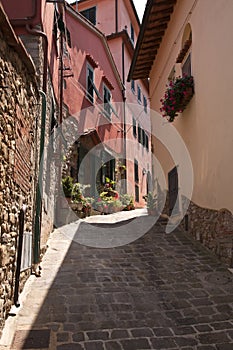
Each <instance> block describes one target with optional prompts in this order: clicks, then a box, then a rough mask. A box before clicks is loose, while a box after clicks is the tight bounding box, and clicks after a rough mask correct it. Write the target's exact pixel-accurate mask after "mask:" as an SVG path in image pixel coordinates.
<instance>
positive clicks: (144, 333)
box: [130, 328, 154, 338]
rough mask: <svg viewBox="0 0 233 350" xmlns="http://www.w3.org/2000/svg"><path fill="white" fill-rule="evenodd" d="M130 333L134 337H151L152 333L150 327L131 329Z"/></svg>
mask: <svg viewBox="0 0 233 350" xmlns="http://www.w3.org/2000/svg"><path fill="white" fill-rule="evenodd" d="M130 331H131V334H132V336H133V337H135V338H140V337H141V338H143V337H153V336H154V334H153V332H152V330H151V329H149V328H138V329H131V330H130Z"/></svg>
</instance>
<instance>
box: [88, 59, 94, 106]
mask: <svg viewBox="0 0 233 350" xmlns="http://www.w3.org/2000/svg"><path fill="white" fill-rule="evenodd" d="M87 98H88V100H89V101H91V102H92V103H93V102H94V70H93V68H92V67H91V66H90V65H89V64H88V65H87Z"/></svg>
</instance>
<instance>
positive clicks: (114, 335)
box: [110, 329, 130, 339]
mask: <svg viewBox="0 0 233 350" xmlns="http://www.w3.org/2000/svg"><path fill="white" fill-rule="evenodd" d="M110 337H111V339H123V338H129V337H130V335H129V332H128V330H126V329H113V330H112V332H111V335H110Z"/></svg>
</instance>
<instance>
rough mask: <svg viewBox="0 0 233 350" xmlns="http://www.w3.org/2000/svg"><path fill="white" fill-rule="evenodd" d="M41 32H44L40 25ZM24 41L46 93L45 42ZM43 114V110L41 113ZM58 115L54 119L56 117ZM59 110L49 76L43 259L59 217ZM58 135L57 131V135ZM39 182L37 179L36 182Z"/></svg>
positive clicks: (33, 38) (27, 37)
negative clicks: (55, 123)
mask: <svg viewBox="0 0 233 350" xmlns="http://www.w3.org/2000/svg"><path fill="white" fill-rule="evenodd" d="M36 29H37V30H40V31H41V30H42V28H41V27H40V26H39V25H38V26H37V27H36ZM20 38H21V40H22V41H23V43H24V46H25V47H26V49H27V51H28V53H29V54H30V55H31V57H32V59H33V62H34V64H35V67H36V72H37V81H38V84H39V86H40V89H42V84H43V63H44V53H43V48H42V47H43V43H42V38H41V37H39V36H35V35H31V34H25V35H22V36H21V37H20ZM39 113H40V114H41V110H40V112H39ZM53 114H54V115H53ZM56 114H57V108H56V103H55V100H54V96H53V87H52V82H51V77H50V74H49V72H48V74H47V93H46V125H45V147H44V163H43V199H42V220H41V242H40V247H41V257H42V256H43V254H44V252H45V250H46V248H47V240H48V237H49V234H50V233H51V232H52V230H53V224H54V213H55V194H56V168H55V164H54V163H55V161H54V156H53V153H54V148H55V145H54V142H53V139H54V138H55V136H53V137H51V123H53V121H52V119H53V118H56ZM40 125H41V118H39V120H38V123H37V135H36V143H37V150H39V147H40ZM55 133H56V131H55ZM34 166H35V173H36V174H38V173H39V152H37V153H36V155H35V165H34ZM36 180H37V179H36Z"/></svg>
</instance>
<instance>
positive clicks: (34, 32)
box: [26, 24, 48, 94]
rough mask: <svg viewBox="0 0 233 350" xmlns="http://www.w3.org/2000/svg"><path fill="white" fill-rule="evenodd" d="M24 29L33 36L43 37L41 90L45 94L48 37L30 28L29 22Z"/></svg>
mask: <svg viewBox="0 0 233 350" xmlns="http://www.w3.org/2000/svg"><path fill="white" fill-rule="evenodd" d="M26 29H27V31H28V33H30V34H32V35H35V36H40V37H42V38H43V41H44V45H43V50H44V65H43V84H42V90H43V92H44V93H45V94H46V90H47V70H48V38H47V35H46V34H45V33H44V32H42V31H40V30H37V29H35V28H31V26H30V25H29V24H26Z"/></svg>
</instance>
